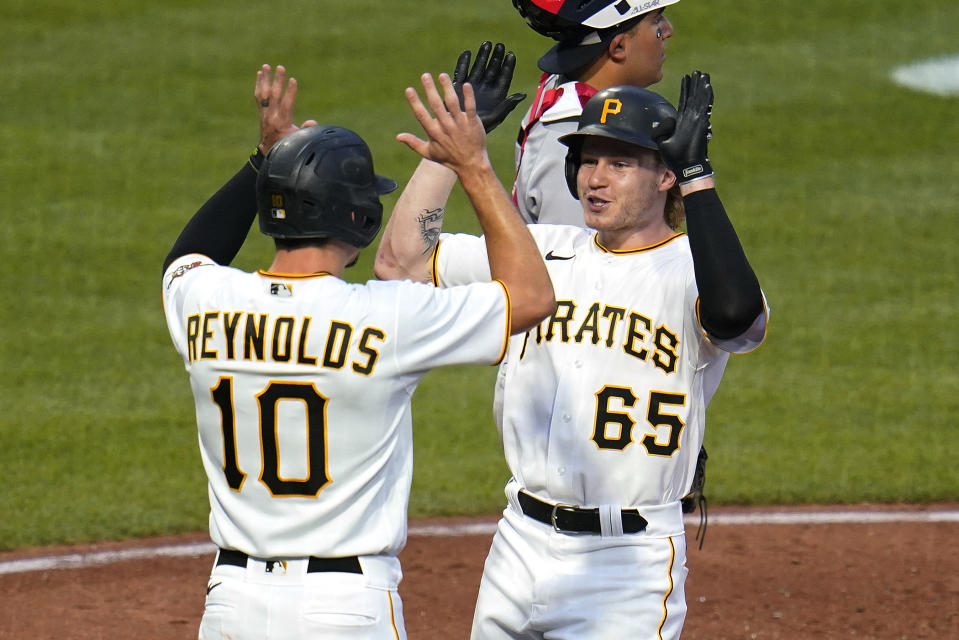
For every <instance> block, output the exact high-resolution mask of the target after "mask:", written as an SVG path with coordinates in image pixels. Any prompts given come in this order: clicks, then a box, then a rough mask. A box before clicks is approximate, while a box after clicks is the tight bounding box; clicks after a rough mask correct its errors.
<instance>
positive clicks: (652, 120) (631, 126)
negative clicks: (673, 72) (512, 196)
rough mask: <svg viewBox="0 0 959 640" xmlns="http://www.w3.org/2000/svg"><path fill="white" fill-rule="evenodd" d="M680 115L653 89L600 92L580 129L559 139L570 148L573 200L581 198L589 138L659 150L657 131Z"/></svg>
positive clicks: (591, 101)
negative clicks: (580, 179)
mask: <svg viewBox="0 0 959 640" xmlns="http://www.w3.org/2000/svg"><path fill="white" fill-rule="evenodd" d="M677 115H678V114H677V113H676V109H675V108H673V105H672V104H670V103H669V100H667V99H666V98H664V97H662V96H661V95H659V94H658V93H654V92H652V91H650V90H649V89H641V88H639V87H634V86H631V85H626V86H620V87H610V88H609V89H603V90H602V91H600V92H598V93H596V95H594V96H593V97H592V98H590V99H589V102H587V103H586V106H585V107H583V115H581V116H580V117H579V128H578V129H577V130H576V131H575V132H573V133H567V134H566V135H565V136H560V138H559V141H560V142H562V143H563V144H565V145H566V146H567V147H569V150H568V151H567V152H566V185H567V186H568V187H569V191H570V193H572V194H573V197H574V198H576V199H579V194H578V193H577V192H576V174H577V173H578V172H579V165H580V150H581V149H582V146H583V141H584V139H585V138H587V137H601V138H612V139H613V140H620V141H622V142H627V143H629V144H633V145H636V146H637V147H642V148H643V149H651V150H653V151H659V145H658V144H657V143H656V140H655V139H654V138H653V128H654V126H659V125H660V123H664V122H666V121H667V120H669V119H673V120H675V118H676V117H677ZM665 130H666V129H664V131H665Z"/></svg>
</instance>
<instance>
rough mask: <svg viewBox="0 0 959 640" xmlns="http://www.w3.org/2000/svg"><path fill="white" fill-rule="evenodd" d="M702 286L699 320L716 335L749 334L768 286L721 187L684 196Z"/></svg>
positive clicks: (728, 336)
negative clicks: (721, 195) (759, 275)
mask: <svg viewBox="0 0 959 640" xmlns="http://www.w3.org/2000/svg"><path fill="white" fill-rule="evenodd" d="M683 203H684V205H685V208H686V230H687V232H688V235H689V247H690V249H691V250H692V253H693V266H694V270H695V273H696V286H697V287H698V288H699V320H700V322H701V323H702V325H703V328H704V329H705V330H706V331H707V332H708V333H709V335H711V336H715V337H717V338H734V337H736V336H739V335H742V334H743V333H745V331H746V330H747V329H749V327H750V326H752V324H753V322H755V320H756V318H757V317H758V316H759V314H760V313H762V311H763V298H762V291H761V290H760V288H759V280H757V279H756V274H755V273H753V270H752V267H750V266H749V261H748V260H747V259H746V253H745V252H744V251H743V247H742V245H741V244H740V243H739V237H738V236H737V235H736V230H735V229H733V225H732V223H731V222H730V221H729V217H728V216H727V215H726V209H725V208H724V207H723V203H722V202H721V201H720V199H719V195H718V194H717V193H716V190H715V189H704V190H702V191H695V192H693V193H691V194H689V195H687V196H685V197H684V198H683Z"/></svg>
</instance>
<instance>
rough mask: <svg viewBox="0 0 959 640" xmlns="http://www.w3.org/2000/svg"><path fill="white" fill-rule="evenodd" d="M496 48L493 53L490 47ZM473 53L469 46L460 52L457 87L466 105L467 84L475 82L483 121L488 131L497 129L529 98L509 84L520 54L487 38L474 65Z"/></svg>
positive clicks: (477, 52)
mask: <svg viewBox="0 0 959 640" xmlns="http://www.w3.org/2000/svg"><path fill="white" fill-rule="evenodd" d="M491 50H492V56H490V51H491ZM470 56H471V53H470V51H469V50H468V49H467V50H466V51H464V52H463V53H461V54H460V57H459V59H458V60H457V61H456V70H455V71H453V87H454V88H455V89H456V95H458V96H459V99H460V108H463V84H464V83H466V82H469V83H470V84H471V85H473V95H475V96H476V115H478V116H479V118H480V120H481V121H482V122H483V128H484V129H486V133H489V132H490V131H492V130H493V129H495V128H496V127H497V126H499V124H500V123H501V122H503V120H505V119H506V116H508V115H509V114H510V112H511V111H512V110H513V109H515V108H516V105H518V104H519V103H520V102H522V101H523V100H524V99H525V98H526V94H525V93H514V94H512V95H506V94H507V93H509V85H510V83H511V82H512V81H513V69H514V68H515V67H516V56H515V55H513V52H512V51H511V52H509V53H506V47H505V45H503V44H502V43H497V44H496V46H495V47H494V46H493V43H491V42H488V41H487V42H484V43H483V44H481V45H480V47H479V49H478V50H477V51H476V60H475V61H474V62H473V68H472V69H470Z"/></svg>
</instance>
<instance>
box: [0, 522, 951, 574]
mask: <svg viewBox="0 0 959 640" xmlns="http://www.w3.org/2000/svg"><path fill="white" fill-rule="evenodd" d="M891 522H916V523H926V522H959V511H901V512H896V511H810V512H802V511H783V512H751V513H716V514H713V515H710V516H709V524H710V525H740V526H741V525H765V524H789V525H804V524H881V523H891ZM686 524H687V525H690V526H697V525H698V524H699V516H698V515H693V516H686ZM495 531H496V523H495V522H475V523H463V524H448V525H444V524H431V525H412V526H411V527H410V528H409V535H410V536H411V537H419V536H423V537H427V536H434V537H435V536H449V537H459V536H478V535H492V534H493V533H494V532H495ZM215 551H216V547H215V546H214V545H213V543H212V542H193V543H185V544H170V545H159V546H153V547H138V548H135V549H118V550H112V551H91V552H87V553H68V554H61V555H52V556H40V557H36V558H24V559H22V560H9V561H6V562H0V575H2V574H9V573H27V572H30V571H50V570H55V569H84V568H88V567H98V566H103V565H108V564H113V563H116V562H124V561H129V560H143V559H150V558H159V557H184V556H202V555H210V556H212V555H213V553H214V552H215Z"/></svg>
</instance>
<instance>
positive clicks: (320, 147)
mask: <svg viewBox="0 0 959 640" xmlns="http://www.w3.org/2000/svg"><path fill="white" fill-rule="evenodd" d="M395 189H396V182H394V181H393V180H390V179H389V178H385V177H383V176H379V175H376V174H375V173H374V172H373V157H372V155H371V154H370V149H369V147H368V146H367V145H366V143H365V142H363V139H362V138H360V136H358V135H357V134H356V133H354V132H352V131H350V130H349V129H344V128H343V127H337V126H333V125H318V126H315V127H306V128H304V129H300V130H298V131H295V132H293V133H291V134H289V135H288V136H286V137H284V138H283V139H281V140H280V141H279V142H277V143H276V144H275V145H273V148H272V149H270V153H269V154H268V155H267V156H266V159H265V160H264V161H263V166H262V167H260V173H259V175H258V176H257V179H256V203H257V211H258V213H259V218H260V231H262V232H263V233H264V234H265V235H268V236H270V237H272V238H337V239H339V240H342V241H344V242H347V243H349V244H351V245H353V246H355V247H359V248H361V249H362V248H364V247H366V246H368V245H369V244H370V243H371V242H372V241H373V238H375V237H376V234H377V233H378V232H379V230H380V224H381V222H382V220H383V205H382V203H380V199H379V196H381V195H383V194H386V193H390V192H391V191H393V190H395Z"/></svg>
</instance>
